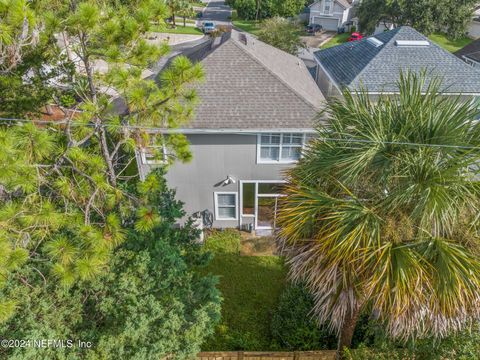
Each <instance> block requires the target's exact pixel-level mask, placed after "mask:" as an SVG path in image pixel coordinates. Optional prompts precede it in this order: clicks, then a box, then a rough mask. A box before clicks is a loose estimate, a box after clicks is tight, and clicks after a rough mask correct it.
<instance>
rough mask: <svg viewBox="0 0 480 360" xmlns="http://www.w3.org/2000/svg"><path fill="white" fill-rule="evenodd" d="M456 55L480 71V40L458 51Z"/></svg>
mask: <svg viewBox="0 0 480 360" xmlns="http://www.w3.org/2000/svg"><path fill="white" fill-rule="evenodd" d="M455 55H456V56H458V57H459V58H460V59H462V60H463V61H465V62H466V63H467V64H469V65H472V66H473V67H475V68H477V69H478V70H479V71H480V39H478V40H475V41H473V42H471V43H470V44H468V45H467V46H465V47H464V48H462V49H460V50H458V51H457V52H456V53H455Z"/></svg>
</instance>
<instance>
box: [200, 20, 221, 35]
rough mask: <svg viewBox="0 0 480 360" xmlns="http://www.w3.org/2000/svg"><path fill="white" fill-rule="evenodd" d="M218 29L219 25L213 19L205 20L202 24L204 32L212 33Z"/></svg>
mask: <svg viewBox="0 0 480 360" xmlns="http://www.w3.org/2000/svg"><path fill="white" fill-rule="evenodd" d="M216 29H217V26H216V25H215V23H214V22H213V21H205V22H204V23H203V25H202V31H203V33H204V34H210V33H211V32H214V31H215V30H216Z"/></svg>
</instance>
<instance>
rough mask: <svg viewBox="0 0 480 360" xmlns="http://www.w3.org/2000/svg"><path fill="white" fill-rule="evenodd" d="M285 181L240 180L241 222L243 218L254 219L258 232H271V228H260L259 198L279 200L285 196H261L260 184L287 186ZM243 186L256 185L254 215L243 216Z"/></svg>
mask: <svg viewBox="0 0 480 360" xmlns="http://www.w3.org/2000/svg"><path fill="white" fill-rule="evenodd" d="M285 183H286V181H285V180H240V181H239V186H240V194H241V195H240V222H241V219H242V217H245V218H254V219H255V220H254V222H253V225H254V227H255V229H256V230H257V229H258V230H271V229H272V228H271V227H268V226H258V198H260V197H275V198H279V197H282V196H284V195H283V194H259V193H258V185H259V184H285ZM243 184H255V190H254V193H253V197H254V205H253V206H254V210H253V211H254V214H253V215H252V214H245V215H244V214H243Z"/></svg>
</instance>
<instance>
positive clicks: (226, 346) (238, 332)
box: [202, 230, 286, 351]
mask: <svg viewBox="0 0 480 360" xmlns="http://www.w3.org/2000/svg"><path fill="white" fill-rule="evenodd" d="M206 248H207V249H208V250H210V251H212V252H213V253H214V259H213V260H212V262H211V263H210V265H209V266H208V268H207V269H206V272H207V273H212V274H215V275H217V276H219V280H220V283H219V285H218V287H219V289H220V291H221V292H222V296H223V304H222V320H221V322H220V324H219V325H218V326H217V329H216V333H215V335H214V336H213V337H212V338H210V339H208V340H207V342H206V343H205V344H204V345H203V346H202V350H203V351H235V350H251V351H255V350H264V351H267V350H269V347H270V343H271V341H270V320H271V316H272V313H273V311H274V310H275V308H276V306H277V302H278V298H279V296H280V293H281V292H282V290H283V288H284V286H285V283H286V267H285V265H284V263H283V259H282V258H280V257H277V256H241V255H239V251H240V235H239V233H238V232H237V231H233V230H226V231H222V232H215V233H213V234H212V235H211V236H210V237H208V239H207V243H206Z"/></svg>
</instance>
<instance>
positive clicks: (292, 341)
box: [271, 286, 336, 350]
mask: <svg viewBox="0 0 480 360" xmlns="http://www.w3.org/2000/svg"><path fill="white" fill-rule="evenodd" d="M312 308H313V296H312V295H311V294H310V293H309V292H308V291H307V290H306V289H305V288H304V287H302V286H289V287H287V288H286V289H285V290H284V292H283V294H282V295H281V297H280V301H279V305H278V308H277V310H276V312H275V314H274V315H273V318H272V322H271V333H272V343H273V346H272V347H274V348H278V349H279V350H322V349H334V348H335V347H336V338H335V335H333V334H332V333H331V332H330V331H329V330H328V329H327V328H326V326H322V327H319V326H318V325H317V323H316V322H315V320H314V319H313V318H312V314H311V311H312Z"/></svg>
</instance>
